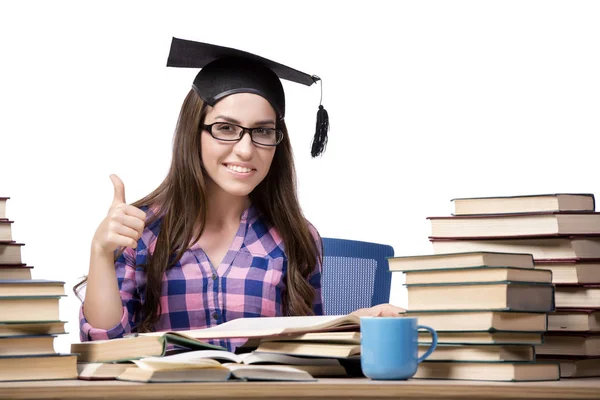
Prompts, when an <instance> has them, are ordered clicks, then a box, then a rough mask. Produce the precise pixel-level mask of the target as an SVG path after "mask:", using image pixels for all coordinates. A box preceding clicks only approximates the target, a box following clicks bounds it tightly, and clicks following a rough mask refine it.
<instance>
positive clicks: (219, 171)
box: [200, 93, 276, 196]
mask: <svg viewBox="0 0 600 400" xmlns="http://www.w3.org/2000/svg"><path fill="white" fill-rule="evenodd" d="M275 121H276V114H275V110H274V109H273V107H272V106H271V105H270V104H269V102H268V101H267V100H265V99H264V98H263V97H261V96H258V95H256V94H251V93H237V94H232V95H229V96H227V97H225V98H223V99H221V100H219V101H218V102H217V103H216V104H215V106H214V107H208V113H207V114H206V117H205V120H204V124H205V125H210V124H212V123H215V122H230V123H233V124H237V125H241V126H243V127H246V128H258V127H262V128H275ZM200 140H201V142H200V143H201V146H202V151H201V156H202V164H203V166H204V169H205V171H206V172H207V174H208V177H209V178H210V179H211V180H212V181H213V182H214V183H215V184H216V185H217V186H218V187H219V188H221V189H222V190H224V191H225V192H227V193H229V194H232V195H235V196H247V195H248V194H250V192H252V190H254V188H255V187H256V186H258V184H259V183H260V182H261V181H262V180H263V179H264V178H265V176H266V175H267V173H268V172H269V168H270V167H271V162H272V161H273V156H274V155H275V147H274V146H260V145H257V144H254V143H253V142H252V141H251V139H250V133H249V132H248V131H246V132H245V133H244V136H243V137H242V139H241V140H240V141H238V142H223V141H220V140H217V139H215V138H214V137H212V136H211V134H210V133H209V132H208V131H206V130H202V136H201V139H200Z"/></svg>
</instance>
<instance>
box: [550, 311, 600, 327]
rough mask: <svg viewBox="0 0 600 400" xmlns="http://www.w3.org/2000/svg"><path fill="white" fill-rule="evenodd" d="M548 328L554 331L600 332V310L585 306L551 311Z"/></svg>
mask: <svg viewBox="0 0 600 400" xmlns="http://www.w3.org/2000/svg"><path fill="white" fill-rule="evenodd" d="M548 330H549V331H554V332H600V310H594V309H585V308H584V309H569V310H563V311H556V312H553V313H549V314H548Z"/></svg>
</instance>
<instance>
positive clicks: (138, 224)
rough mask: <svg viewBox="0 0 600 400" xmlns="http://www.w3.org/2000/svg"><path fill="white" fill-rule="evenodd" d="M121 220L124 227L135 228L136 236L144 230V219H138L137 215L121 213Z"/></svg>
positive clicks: (140, 234)
mask: <svg viewBox="0 0 600 400" xmlns="http://www.w3.org/2000/svg"><path fill="white" fill-rule="evenodd" d="M122 222H123V225H125V226H126V227H128V228H131V229H133V230H135V231H136V232H137V233H138V237H140V236H142V233H143V232H144V226H145V225H146V224H144V221H142V220H141V219H139V218H137V217H131V216H129V215H123V221H122Z"/></svg>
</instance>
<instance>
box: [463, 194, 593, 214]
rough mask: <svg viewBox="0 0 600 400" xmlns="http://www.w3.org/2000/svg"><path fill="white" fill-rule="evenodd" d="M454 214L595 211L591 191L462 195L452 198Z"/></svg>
mask: <svg viewBox="0 0 600 400" xmlns="http://www.w3.org/2000/svg"><path fill="white" fill-rule="evenodd" d="M451 201H452V203H453V204H454V213H453V214H454V215H471V214H511V213H534V212H549V211H588V212H589V211H594V210H595V199H594V195H593V194H591V193H552V194H532V195H521V196H495V197H462V198H456V199H452V200H451Z"/></svg>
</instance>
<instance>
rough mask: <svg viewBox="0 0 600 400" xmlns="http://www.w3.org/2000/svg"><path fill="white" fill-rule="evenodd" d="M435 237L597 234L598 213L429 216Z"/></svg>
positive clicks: (599, 221)
mask: <svg viewBox="0 0 600 400" xmlns="http://www.w3.org/2000/svg"><path fill="white" fill-rule="evenodd" d="M428 219H429V220H430V221H431V237H434V238H492V237H496V238H499V237H503V238H507V237H536V236H558V235H565V236H566V235H600V213H596V212H594V213H576V212H563V213H544V214H514V215H513V214H497V215H461V216H453V217H429V218H428Z"/></svg>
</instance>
